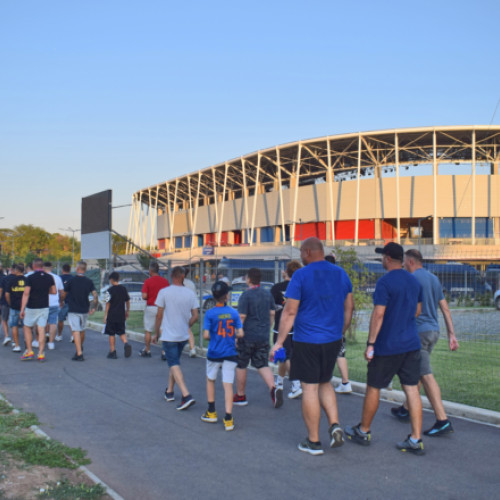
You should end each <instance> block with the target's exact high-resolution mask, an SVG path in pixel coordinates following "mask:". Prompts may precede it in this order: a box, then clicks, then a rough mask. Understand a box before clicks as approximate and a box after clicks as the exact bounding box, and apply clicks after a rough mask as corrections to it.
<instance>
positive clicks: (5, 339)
mask: <svg viewBox="0 0 500 500" xmlns="http://www.w3.org/2000/svg"><path fill="white" fill-rule="evenodd" d="M11 341H12V339H11V338H10V337H5V338H4V340H3V345H4V346H6V345H8V344H9V342H11Z"/></svg>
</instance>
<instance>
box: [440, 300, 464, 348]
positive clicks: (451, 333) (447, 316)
mask: <svg viewBox="0 0 500 500" xmlns="http://www.w3.org/2000/svg"><path fill="white" fill-rule="evenodd" d="M439 308H440V309H441V312H442V313H443V317H444V323H445V325H446V331H447V332H448V345H449V346H450V351H456V350H457V349H458V347H459V345H458V340H457V337H456V336H455V329H454V328H453V321H452V319H451V312H450V308H449V307H448V302H446V299H441V300H440V301H439Z"/></svg>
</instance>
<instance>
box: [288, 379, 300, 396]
mask: <svg viewBox="0 0 500 500" xmlns="http://www.w3.org/2000/svg"><path fill="white" fill-rule="evenodd" d="M299 396H302V387H301V386H300V382H299V381H298V380H294V381H293V382H292V390H291V391H290V392H289V393H288V399H295V398H298V397H299Z"/></svg>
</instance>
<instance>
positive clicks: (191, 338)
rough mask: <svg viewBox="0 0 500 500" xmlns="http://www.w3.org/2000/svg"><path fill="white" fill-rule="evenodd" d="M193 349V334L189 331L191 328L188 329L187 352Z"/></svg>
mask: <svg viewBox="0 0 500 500" xmlns="http://www.w3.org/2000/svg"><path fill="white" fill-rule="evenodd" d="M193 349H194V335H193V332H192V331H191V328H190V329H189V350H190V351H192V350H193Z"/></svg>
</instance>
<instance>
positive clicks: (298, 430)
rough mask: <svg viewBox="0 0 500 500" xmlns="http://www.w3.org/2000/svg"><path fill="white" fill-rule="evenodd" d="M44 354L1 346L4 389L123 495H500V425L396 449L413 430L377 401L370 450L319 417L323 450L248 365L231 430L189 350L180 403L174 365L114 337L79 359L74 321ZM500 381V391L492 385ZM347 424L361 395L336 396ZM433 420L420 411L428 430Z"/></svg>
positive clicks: (473, 426)
mask: <svg viewBox="0 0 500 500" xmlns="http://www.w3.org/2000/svg"><path fill="white" fill-rule="evenodd" d="M64 336H65V339H64V341H63V342H60V343H57V344H56V350H55V351H48V353H47V361H46V362H45V363H39V362H37V361H26V362H21V361H20V360H19V354H16V353H12V352H11V350H10V347H5V348H3V347H0V391H1V392H2V393H3V394H4V395H5V396H6V398H7V399H8V400H9V401H10V402H11V403H12V404H13V405H14V406H16V407H17V408H20V409H22V410H24V411H28V412H34V413H36V415H37V416H38V418H39V420H40V422H41V425H40V427H41V428H42V429H43V430H44V431H45V432H46V433H47V434H48V435H50V436H51V437H52V438H55V439H58V440H60V441H62V442H64V443H66V444H67V445H69V446H79V447H82V448H84V449H85V450H87V451H88V456H89V457H90V458H91V460H92V464H91V465H89V466H88V468H89V469H90V470H91V471H92V472H93V473H94V474H96V475H97V476H98V477H99V478H101V479H102V480H103V481H104V482H105V483H107V484H108V485H109V486H111V487H112V488H113V489H114V490H115V491H117V492H118V493H119V494H120V495H121V496H122V497H123V498H125V499H137V498H141V499H144V500H147V499H163V498H166V499H183V498H187V497H190V498H204V499H207V500H209V499H216V498H219V499H220V498H241V499H247V498H248V499H255V498H262V499H266V498H308V497H315V498H318V499H322V498H325V499H326V498H333V497H334V496H337V495H341V496H342V497H343V498H367V499H377V498H385V499H387V498H406V499H413V498H419V499H421V498H426V499H432V498H440V499H452V498H453V499H459V498H468V499H469V498H475V499H479V498H485V499H486V498H488V499H491V498H497V495H498V491H499V490H498V488H499V487H500V474H499V472H498V471H499V465H500V452H499V450H500V431H499V429H498V428H496V427H492V426H488V425H484V424H478V423H473V422H470V421H466V420H461V419H457V418H456V419H453V425H454V427H455V433H454V434H452V435H449V436H446V437H441V438H426V439H425V440H424V443H425V450H426V454H425V455H424V456H414V455H410V454H407V453H402V452H400V451H398V450H397V449H396V448H395V443H396V442H397V441H398V440H401V439H402V438H404V437H406V435H407V434H408V433H409V425H408V424H402V423H400V422H398V421H397V420H395V419H394V417H392V416H391V414H390V408H391V405H390V404H389V403H385V402H382V403H381V404H380V408H379V411H378V413H377V415H376V417H375V420H374V422H373V425H372V443H371V445H370V446H369V447H366V448H365V447H362V446H359V445H357V444H354V443H351V442H346V444H345V445H344V446H343V447H341V448H337V449H330V448H329V447H327V444H328V440H327V427H328V426H327V422H326V421H325V420H324V417H323V419H322V423H321V433H320V435H321V439H322V440H323V445H324V447H325V454H324V455H322V456H316V457H315V456H310V455H308V454H306V453H302V452H300V451H298V450H297V444H298V443H299V442H300V441H301V440H302V439H303V438H304V436H305V435H306V433H305V428H304V424H303V422H302V418H301V410H300V406H301V405H300V401H299V400H292V401H291V400H288V399H286V398H285V404H284V405H283V407H282V408H280V409H274V408H273V407H272V404H271V400H270V397H269V394H268V392H267V388H266V387H265V385H264V383H263V381H262V380H261V378H260V376H259V375H258V374H257V373H256V372H254V371H250V372H249V374H248V386H247V397H248V399H249V405H248V406H246V407H235V408H234V412H233V414H234V419H235V426H236V427H235V430H234V431H233V432H226V431H225V430H224V427H223V424H222V417H223V410H224V408H223V391H222V388H221V385H222V384H221V382H220V380H218V382H217V384H216V386H217V395H216V406H217V410H218V413H219V422H218V423H217V424H207V423H204V422H202V421H201V420H200V416H201V414H202V412H203V411H204V410H205V409H206V394H205V360H204V359H202V358H195V359H190V358H188V357H187V356H183V358H182V369H183V372H184V375H185V378H186V382H187V385H188V387H189V389H190V391H191V393H192V395H193V396H194V397H195V399H196V401H197V403H196V404H195V405H194V406H192V407H191V408H189V409H188V410H186V411H176V408H175V406H176V404H178V401H179V398H180V394H179V393H178V392H176V398H177V401H176V402H175V403H167V402H165V401H164V399H163V392H164V389H165V385H166V380H167V375H168V368H167V365H166V363H165V362H162V361H161V360H160V357H159V351H158V350H155V351H154V352H153V356H154V357H153V358H151V359H144V358H141V357H139V356H138V352H139V350H140V348H141V344H139V343H136V342H132V346H133V353H132V357H130V358H128V359H125V358H124V357H123V348H122V345H121V342H120V341H119V339H117V346H118V349H117V350H118V354H119V359H117V360H108V359H106V354H107V337H105V336H103V335H101V334H100V333H98V332H94V331H91V330H89V331H88V332H87V340H86V342H85V352H84V354H85V361H84V362H74V361H72V360H71V356H72V355H73V352H74V347H73V344H71V343H69V342H68V338H69V334H68V331H67V329H65V332H64ZM495 390H498V388H495ZM338 402H339V412H340V421H341V425H345V424H356V423H358V421H359V418H360V413H361V406H362V398H361V397H359V396H357V395H342V396H339V397H338ZM433 422H434V418H433V415H432V414H431V413H425V414H424V428H427V427H430V426H431V425H432V424H433Z"/></svg>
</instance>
